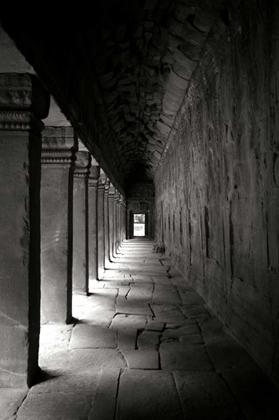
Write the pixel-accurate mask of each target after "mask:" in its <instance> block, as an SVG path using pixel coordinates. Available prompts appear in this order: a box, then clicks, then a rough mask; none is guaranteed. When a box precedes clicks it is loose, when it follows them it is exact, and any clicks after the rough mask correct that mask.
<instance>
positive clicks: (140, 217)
mask: <svg viewBox="0 0 279 420" xmlns="http://www.w3.org/2000/svg"><path fill="white" fill-rule="evenodd" d="M134 236H145V214H134Z"/></svg>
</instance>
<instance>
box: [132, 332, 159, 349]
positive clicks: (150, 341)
mask: <svg viewBox="0 0 279 420" xmlns="http://www.w3.org/2000/svg"><path fill="white" fill-rule="evenodd" d="M160 335H161V334H160V333H158V332H152V331H143V332H142V333H141V334H140V335H139V336H138V342H137V343H138V349H139V350H147V349H157V348H158V345H159V342H160Z"/></svg>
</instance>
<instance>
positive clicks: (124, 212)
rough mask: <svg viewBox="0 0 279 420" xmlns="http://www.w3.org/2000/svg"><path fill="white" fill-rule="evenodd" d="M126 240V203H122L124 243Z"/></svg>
mask: <svg viewBox="0 0 279 420" xmlns="http://www.w3.org/2000/svg"><path fill="white" fill-rule="evenodd" d="M125 239H126V201H125V198H124V197H123V202H122V242H123V241H124V240H125Z"/></svg>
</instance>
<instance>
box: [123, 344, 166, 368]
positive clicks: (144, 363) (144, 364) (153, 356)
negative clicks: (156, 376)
mask: <svg viewBox="0 0 279 420" xmlns="http://www.w3.org/2000/svg"><path fill="white" fill-rule="evenodd" d="M122 353H123V354H124V357H125V359H126V361H127V364H128V368H129V369H151V370H154V369H159V354H158V352H157V351H156V350H150V349H149V350H126V349H125V350H123V352H122Z"/></svg>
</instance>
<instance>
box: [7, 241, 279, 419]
mask: <svg viewBox="0 0 279 420" xmlns="http://www.w3.org/2000/svg"><path fill="white" fill-rule="evenodd" d="M153 246H154V242H152V241H147V240H143V239H133V240H127V241H124V242H123V243H122V246H121V247H120V248H119V252H118V253H117V256H116V258H114V261H113V262H111V263H109V264H107V267H106V271H105V274H104V277H103V280H101V281H91V282H90V285H89V291H90V295H89V296H88V297H87V296H84V295H81V294H74V296H73V314H74V317H75V322H74V324H72V325H68V326H66V325H63V324H53V325H51V324H46V325H43V326H42V328H41V338H40V361H39V364H40V367H41V369H42V373H41V381H40V382H39V383H38V384H37V385H35V386H33V387H32V388H31V389H30V390H29V392H28V393H27V394H26V392H27V391H24V390H16V389H13V390H11V389H10V390H9V391H8V393H7V395H6V399H5V398H3V397H4V396H5V395H3V392H5V391H3V390H2V391H1V390H0V401H1V402H0V419H5V420H8V419H9V420H12V419H16V420H58V419H59V420H174V419H177V420H182V419H185V420H188V419H207V420H208V419H235V420H241V419H249V420H258V419H259V420H264V419H278V401H279V395H278V393H277V391H276V390H275V388H274V386H273V385H272V383H271V382H270V381H269V380H268V379H267V377H266V376H265V374H264V373H263V372H262V371H261V369H260V368H259V367H258V366H257V365H256V363H255V362H254V361H253V360H252V359H251V358H250V356H249V355H248V354H247V353H246V351H245V350H243V348H242V347H241V346H240V345H239V344H238V343H237V342H236V341H235V340H234V338H233V337H231V336H230V335H228V333H227V331H226V330H225V328H224V327H223V325H222V324H221V322H220V321H219V320H218V319H217V318H216V317H215V316H213V315H212V314H211V313H210V312H209V311H208V309H207V308H206V305H205V302H204V301H203V299H202V298H201V297H200V296H199V295H198V294H197V293H196V292H195V291H194V290H193V289H192V288H191V286H190V285H189V284H188V283H187V281H186V280H185V279H184V278H183V277H182V276H181V275H180V274H179V273H178V272H177V271H176V270H175V269H174V268H173V267H172V266H171V265H170V260H168V259H167V258H166V256H165V255H163V254H158V253H154V252H153ZM1 393H2V395H1ZM1 396H2V399H1ZM1 404H2V405H1Z"/></svg>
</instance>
